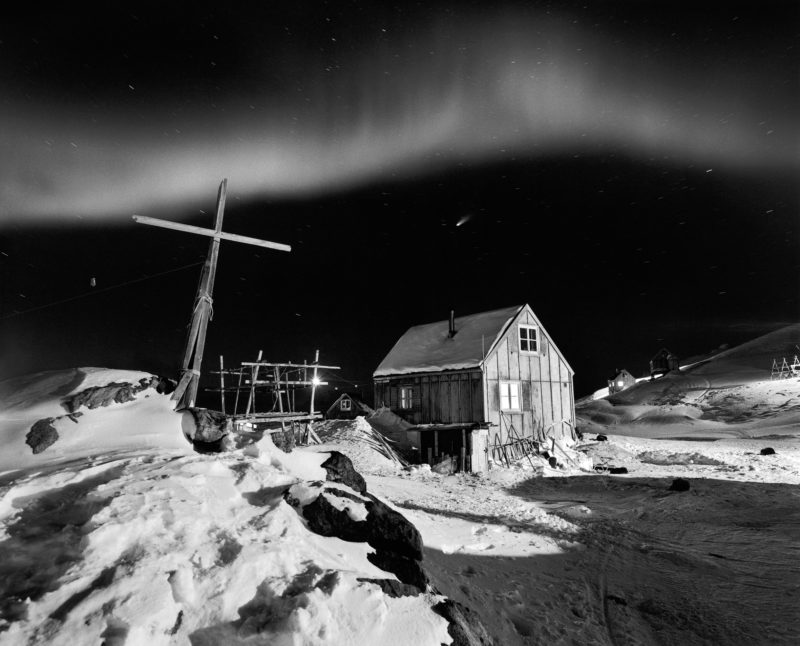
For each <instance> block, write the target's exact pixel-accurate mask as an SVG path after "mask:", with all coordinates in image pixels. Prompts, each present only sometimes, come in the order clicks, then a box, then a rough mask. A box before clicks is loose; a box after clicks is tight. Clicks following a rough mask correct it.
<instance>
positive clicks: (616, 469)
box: [608, 467, 628, 475]
mask: <svg viewBox="0 0 800 646" xmlns="http://www.w3.org/2000/svg"><path fill="white" fill-rule="evenodd" d="M608 472H609V473H610V474H612V475H619V474H621V473H628V469H627V468H626V467H610V468H609V470H608Z"/></svg>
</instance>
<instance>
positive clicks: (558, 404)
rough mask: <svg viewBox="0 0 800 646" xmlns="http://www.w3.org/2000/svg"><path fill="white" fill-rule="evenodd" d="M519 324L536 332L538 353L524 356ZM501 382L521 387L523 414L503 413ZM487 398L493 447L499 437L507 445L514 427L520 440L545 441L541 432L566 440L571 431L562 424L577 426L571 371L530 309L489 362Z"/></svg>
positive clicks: (487, 367)
mask: <svg viewBox="0 0 800 646" xmlns="http://www.w3.org/2000/svg"><path fill="white" fill-rule="evenodd" d="M520 324H525V325H535V326H537V327H538V330H539V333H538V340H539V343H538V348H537V352H535V353H527V352H520V349H519V325H520ZM502 381H513V382H517V383H519V393H520V410H518V411H502V412H501V411H500V382H502ZM484 392H485V393H486V395H485V401H486V410H487V420H486V421H489V422H491V423H492V424H494V425H495V426H494V427H493V428H492V429H491V431H490V438H489V441H490V443H491V442H493V441H494V439H495V434H498V433H499V437H500V440H501V441H505V440H506V439H507V435H508V429H509V426H511V425H513V427H514V430H515V431H516V432H517V434H519V435H520V436H523V437H535V438H539V439H541V436H542V433H543V431H547V435H548V436H555V437H557V438H558V437H560V436H561V435H563V434H568V433H569V432H570V431H569V428H568V427H566V426H565V425H563V424H561V423H560V422H561V421H562V420H568V421H569V422H571V423H572V424H574V422H575V412H574V403H573V387H572V374H571V372H570V369H569V367H568V365H567V363H566V361H564V359H563V357H561V356H560V354H559V353H558V352H557V351H555V350H554V347H553V345H552V342H551V341H550V339H549V337H548V336H547V335H546V334H545V333H544V331H543V330H542V328H541V327H540V326H538V324H537V322H536V320H535V319H534V317H533V316H532V315H531V313H530V311H529V310H528V309H527V308H526V309H524V310H523V311H522V312H520V314H519V316H518V317H517V318H516V319H515V320H514V322H513V323H512V324H511V326H510V327H509V329H508V330H507V332H506V334H505V335H504V336H503V338H502V339H501V340H500V342H499V343H498V344H497V345H496V346H495V348H494V349H493V350H492V352H491V354H490V355H489V356H487V357H486V361H485V371H484ZM553 424H555V426H552V425H553Z"/></svg>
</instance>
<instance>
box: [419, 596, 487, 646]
mask: <svg viewBox="0 0 800 646" xmlns="http://www.w3.org/2000/svg"><path fill="white" fill-rule="evenodd" d="M432 609H433V611H434V612H435V613H437V614H439V615H441V616H442V617H444V618H445V619H446V620H447V622H448V623H449V624H450V625H449V626H448V627H447V632H448V633H449V634H450V637H452V638H453V641H452V646H492V645H493V644H494V641H493V640H492V638H491V637H490V636H489V633H488V632H486V628H484V626H483V624H482V623H481V621H480V619H479V618H478V615H477V614H476V613H475V612H473V611H472V610H470V609H469V608H467V607H466V606H465V605H463V604H460V603H458V601H453V600H452V599H445V600H444V601H441V602H439V603H437V604H436V605H435V606H433V608H432Z"/></svg>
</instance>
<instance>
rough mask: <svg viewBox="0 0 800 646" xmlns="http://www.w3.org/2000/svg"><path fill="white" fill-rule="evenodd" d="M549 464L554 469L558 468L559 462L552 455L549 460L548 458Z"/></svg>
mask: <svg viewBox="0 0 800 646" xmlns="http://www.w3.org/2000/svg"><path fill="white" fill-rule="evenodd" d="M547 463H548V464H549V465H550V466H551V467H553V468H554V469H555V468H556V467H557V466H558V460H556V458H555V456H554V455H551V456H550V457H549V458H547Z"/></svg>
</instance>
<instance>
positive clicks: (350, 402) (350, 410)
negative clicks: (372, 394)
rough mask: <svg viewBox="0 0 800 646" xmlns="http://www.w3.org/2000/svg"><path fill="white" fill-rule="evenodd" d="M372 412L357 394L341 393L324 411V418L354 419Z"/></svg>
mask: <svg viewBox="0 0 800 646" xmlns="http://www.w3.org/2000/svg"><path fill="white" fill-rule="evenodd" d="M373 412H374V411H373V410H372V409H371V408H370V407H369V406H367V405H366V404H365V403H364V402H363V401H362V400H361V398H360V397H358V396H357V395H353V394H351V393H342V394H341V395H340V396H339V398H338V399H337V400H336V401H335V402H333V403H332V404H331V405H330V408H328V410H327V411H326V412H325V419H355V418H356V417H359V416H367V415H369V414H370V413H373Z"/></svg>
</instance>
